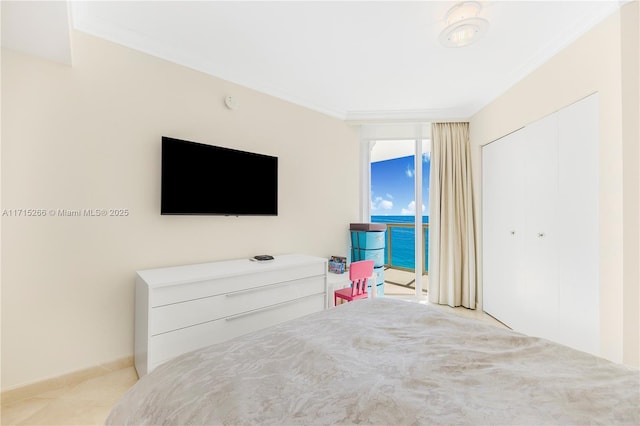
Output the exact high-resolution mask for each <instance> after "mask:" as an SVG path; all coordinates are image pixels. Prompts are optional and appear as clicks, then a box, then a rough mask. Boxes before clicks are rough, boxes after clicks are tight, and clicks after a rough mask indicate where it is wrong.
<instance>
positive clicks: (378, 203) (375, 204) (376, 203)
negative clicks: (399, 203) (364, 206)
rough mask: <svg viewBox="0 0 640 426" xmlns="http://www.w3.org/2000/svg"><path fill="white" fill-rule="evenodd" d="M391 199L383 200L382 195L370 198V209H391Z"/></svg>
mask: <svg viewBox="0 0 640 426" xmlns="http://www.w3.org/2000/svg"><path fill="white" fill-rule="evenodd" d="M392 208H393V201H391V200H385V199H384V198H382V197H375V198H374V199H372V200H371V210H391V209H392Z"/></svg>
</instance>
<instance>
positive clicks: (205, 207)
mask: <svg viewBox="0 0 640 426" xmlns="http://www.w3.org/2000/svg"><path fill="white" fill-rule="evenodd" d="M161 173H162V178H161V180H162V182H161V202H160V204H161V208H160V212H161V214H163V215H226V216H277V215H278V157H273V156H269V155H263V154H257V153H253V152H245V151H239V150H236V149H231V148H223V147H219V146H213V145H206V144H202V143H196V142H190V141H185V140H180V139H174V138H170V137H166V136H163V137H162V172H161Z"/></svg>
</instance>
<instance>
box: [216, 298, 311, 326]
mask: <svg viewBox="0 0 640 426" xmlns="http://www.w3.org/2000/svg"><path fill="white" fill-rule="evenodd" d="M312 296H317V294H313V295H311V296H307V297H312ZM299 300H300V299H294V300H288V301H286V302H282V303H277V304H275V305H271V306H267V307H264V308H260V309H254V310H253V311H247V312H243V313H241V314H236V315H231V316H229V317H226V318H225V319H224V320H225V321H233V320H237V319H240V318H244V317H248V316H250V315H255V314H259V313H261V312H266V311H270V310H272V309H276V308H279V307H281V306H285V305H289V304H291V303H296V302H298V301H299Z"/></svg>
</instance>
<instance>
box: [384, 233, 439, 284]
mask: <svg viewBox="0 0 640 426" xmlns="http://www.w3.org/2000/svg"><path fill="white" fill-rule="evenodd" d="M414 228H415V225H414V224H412V223H387V244H386V250H385V254H384V263H385V266H386V267H388V268H394V269H400V270H404V271H411V272H413V271H415V232H414ZM421 238H422V253H423V257H422V265H421V266H422V274H423V275H427V274H428V273H429V270H428V268H429V266H428V265H429V262H428V259H429V224H428V223H425V224H423V225H422V232H421Z"/></svg>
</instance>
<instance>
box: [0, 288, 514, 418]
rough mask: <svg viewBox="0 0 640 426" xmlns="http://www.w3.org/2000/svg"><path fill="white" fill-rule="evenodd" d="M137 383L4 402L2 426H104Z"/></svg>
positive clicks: (120, 375)
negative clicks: (114, 406)
mask: <svg viewBox="0 0 640 426" xmlns="http://www.w3.org/2000/svg"><path fill="white" fill-rule="evenodd" d="M390 297H394V296H390ZM395 297H401V296H395ZM421 303H426V302H424V301H422V302H421ZM436 306H438V308H440V309H443V310H447V311H450V312H453V313H455V314H457V315H462V316H465V317H468V318H474V319H478V320H480V321H486V322H490V323H493V324H496V325H501V324H500V323H499V322H497V321H496V320H495V319H493V318H492V317H490V316H489V315H487V314H485V313H484V312H481V311H477V310H469V309H465V308H450V307H448V306H439V305H436ZM137 380H138V376H137V374H136V371H135V369H134V367H133V366H127V367H124V368H119V369H115V370H112V371H109V372H105V373H104V374H101V375H99V376H97V377H92V378H89V379H86V380H83V381H79V382H76V383H74V384H68V385H65V386H62V387H60V388H58V389H55V390H49V391H47V392H42V393H39V394H35V395H30V396H28V397H24V398H22V399H17V400H16V399H15V398H13V400H11V401H7V402H6V403H5V401H4V400H3V401H2V405H1V413H0V415H1V421H0V424H2V425H7V426H8V425H104V421H105V419H106V417H107V415H108V414H109V411H110V409H111V407H112V406H113V405H114V404H115V403H116V402H117V400H118V399H119V398H120V397H121V396H122V395H123V394H124V393H125V392H126V391H127V389H129V388H130V387H131V386H132V385H133V384H134V383H135V382H136V381H137Z"/></svg>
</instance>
